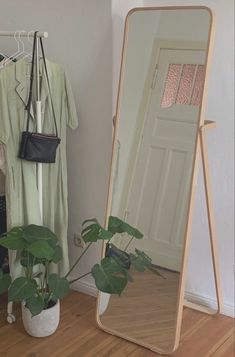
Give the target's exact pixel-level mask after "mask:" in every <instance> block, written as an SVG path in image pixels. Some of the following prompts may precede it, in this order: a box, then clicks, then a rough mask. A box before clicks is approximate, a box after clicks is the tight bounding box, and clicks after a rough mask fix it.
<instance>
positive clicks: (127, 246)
mask: <svg viewBox="0 0 235 357" xmlns="http://www.w3.org/2000/svg"><path fill="white" fill-rule="evenodd" d="M133 239H134V236H132V237H131V239H130V241H129V242H128V243H127V245H126V248H125V249H124V252H126V250H127V248H128V247H129V245H130V244H131V242H132V241H133Z"/></svg>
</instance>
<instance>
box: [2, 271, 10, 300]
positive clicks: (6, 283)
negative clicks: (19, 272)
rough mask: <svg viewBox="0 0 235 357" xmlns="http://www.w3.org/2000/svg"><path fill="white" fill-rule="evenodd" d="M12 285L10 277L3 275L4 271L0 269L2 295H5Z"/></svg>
mask: <svg viewBox="0 0 235 357" xmlns="http://www.w3.org/2000/svg"><path fill="white" fill-rule="evenodd" d="M10 285H11V277H10V275H9V274H3V271H2V270H1V269H0V295H1V294H3V293H5V292H6V291H7V290H8V288H9V286H10Z"/></svg>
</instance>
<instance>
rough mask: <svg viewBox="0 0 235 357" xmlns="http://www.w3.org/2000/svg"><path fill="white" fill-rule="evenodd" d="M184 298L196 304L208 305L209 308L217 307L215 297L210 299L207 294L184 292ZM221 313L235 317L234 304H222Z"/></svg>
mask: <svg viewBox="0 0 235 357" xmlns="http://www.w3.org/2000/svg"><path fill="white" fill-rule="evenodd" d="M185 298H186V299H187V300H188V301H190V302H194V303H196V304H201V305H203V306H206V307H210V308H211V309H216V308H217V303H216V300H215V299H211V298H209V297H207V296H203V295H199V294H195V293H191V292H185ZM221 314H222V315H226V316H230V317H235V306H234V305H229V304H224V305H223V307H222V311H221Z"/></svg>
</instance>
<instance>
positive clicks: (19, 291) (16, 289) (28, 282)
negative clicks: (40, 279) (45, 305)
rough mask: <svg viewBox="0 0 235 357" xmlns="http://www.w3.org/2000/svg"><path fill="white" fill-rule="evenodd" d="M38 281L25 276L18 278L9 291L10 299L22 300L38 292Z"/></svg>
mask: <svg viewBox="0 0 235 357" xmlns="http://www.w3.org/2000/svg"><path fill="white" fill-rule="evenodd" d="M36 290H37V283H36V282H35V280H32V279H27V278H24V277H20V278H17V279H15V280H14V281H13V283H12V284H11V286H10V288H9V291H8V300H9V301H22V300H25V299H28V298H30V297H31V296H33V295H34V294H35V293H36Z"/></svg>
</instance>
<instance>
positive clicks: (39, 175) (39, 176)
mask: <svg viewBox="0 0 235 357" xmlns="http://www.w3.org/2000/svg"><path fill="white" fill-rule="evenodd" d="M17 32H19V37H27V38H29V37H33V36H34V31H30V32H26V31H0V37H2V36H5V37H14V38H15V36H16V33H17ZM40 37H41V38H48V32H38V33H37V38H36V54H35V55H36V66H35V67H36V121H37V132H38V133H41V132H42V103H41V98H40V72H39V69H40V67H39V38H40ZM37 187H38V198H39V208H40V214H41V223H42V224H43V200H42V164H41V163H39V164H37Z"/></svg>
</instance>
